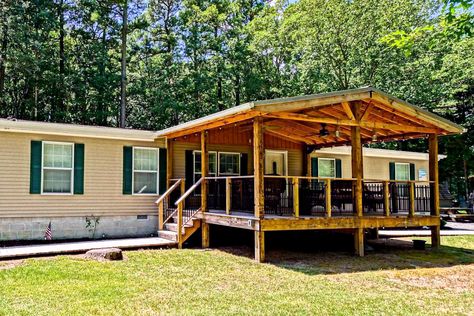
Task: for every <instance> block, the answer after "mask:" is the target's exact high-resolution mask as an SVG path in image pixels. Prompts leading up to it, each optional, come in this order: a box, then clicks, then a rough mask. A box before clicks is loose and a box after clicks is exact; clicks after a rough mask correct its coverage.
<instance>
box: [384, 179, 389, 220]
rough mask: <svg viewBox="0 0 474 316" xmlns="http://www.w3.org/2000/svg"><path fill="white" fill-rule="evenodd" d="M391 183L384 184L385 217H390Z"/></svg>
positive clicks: (385, 182)
mask: <svg viewBox="0 0 474 316" xmlns="http://www.w3.org/2000/svg"><path fill="white" fill-rule="evenodd" d="M389 183H390V182H389V181H384V182H383V208H384V213H385V216H390V187H389Z"/></svg>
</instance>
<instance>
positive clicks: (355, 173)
mask: <svg viewBox="0 0 474 316" xmlns="http://www.w3.org/2000/svg"><path fill="white" fill-rule="evenodd" d="M352 112H353V113H354V115H355V117H356V119H357V120H360V104H359V103H358V102H356V103H353V104H352ZM351 146H352V150H351V154H352V178H354V179H355V185H354V200H355V201H354V210H355V212H356V214H357V216H362V214H363V205H362V194H363V192H362V178H363V174H364V169H363V161H362V159H363V158H362V139H361V136H360V127H359V126H352V127H351Z"/></svg>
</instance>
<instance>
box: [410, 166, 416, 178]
mask: <svg viewBox="0 0 474 316" xmlns="http://www.w3.org/2000/svg"><path fill="white" fill-rule="evenodd" d="M410 180H412V181H413V180H415V164H414V163H411V164H410Z"/></svg>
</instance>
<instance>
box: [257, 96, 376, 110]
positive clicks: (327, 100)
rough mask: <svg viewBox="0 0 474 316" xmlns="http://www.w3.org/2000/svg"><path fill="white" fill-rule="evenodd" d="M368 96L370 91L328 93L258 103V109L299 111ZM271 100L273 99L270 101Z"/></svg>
mask: <svg viewBox="0 0 474 316" xmlns="http://www.w3.org/2000/svg"><path fill="white" fill-rule="evenodd" d="M367 98H370V92H360V93H349V94H345V95H333V96H331V95H328V96H320V97H318V98H316V99H309V100H295V101H291V100H290V99H291V98H289V99H287V100H288V101H287V102H282V103H279V104H268V105H264V104H258V109H259V110H261V111H263V112H265V111H269V112H279V111H289V112H292V111H299V110H304V109H307V108H311V107H320V106H326V105H330V104H336V103H341V102H350V101H355V100H362V99H367ZM270 102H273V101H270Z"/></svg>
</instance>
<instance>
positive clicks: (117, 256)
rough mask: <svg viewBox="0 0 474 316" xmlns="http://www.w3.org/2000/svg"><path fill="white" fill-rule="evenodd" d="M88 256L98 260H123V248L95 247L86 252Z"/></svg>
mask: <svg viewBox="0 0 474 316" xmlns="http://www.w3.org/2000/svg"><path fill="white" fill-rule="evenodd" d="M85 257H86V258H90V259H96V260H122V259H123V255H122V249H119V248H103V249H93V250H89V251H88V252H86V255H85Z"/></svg>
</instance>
